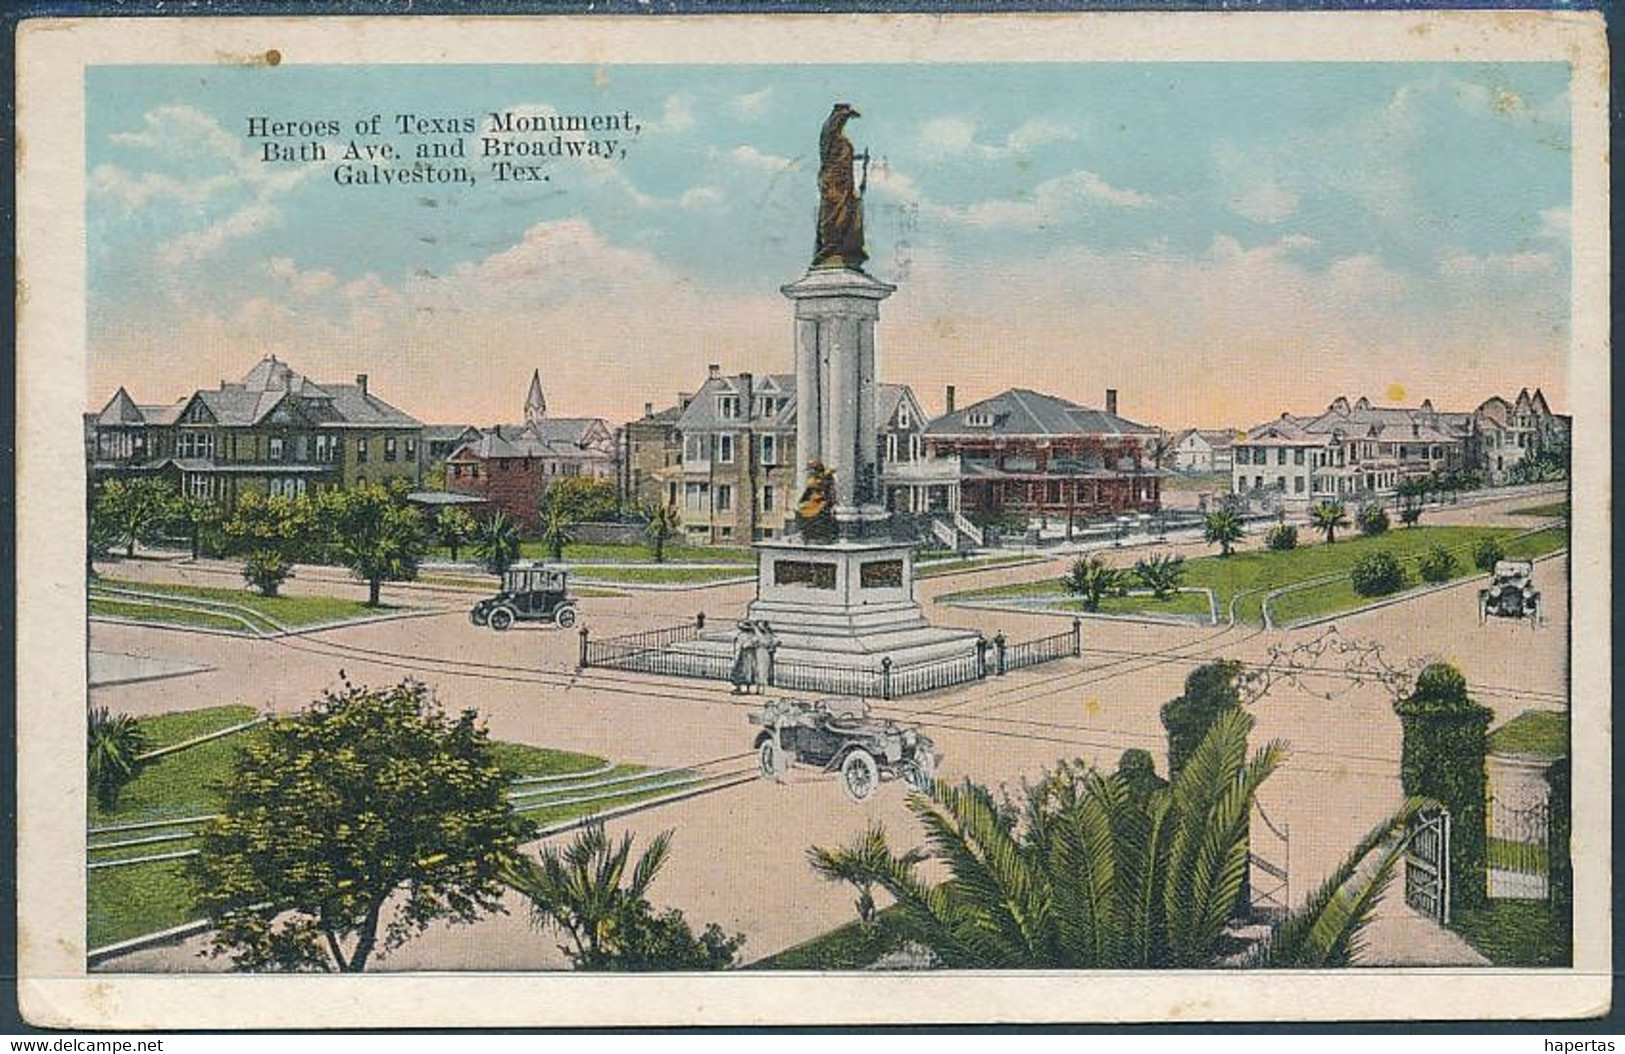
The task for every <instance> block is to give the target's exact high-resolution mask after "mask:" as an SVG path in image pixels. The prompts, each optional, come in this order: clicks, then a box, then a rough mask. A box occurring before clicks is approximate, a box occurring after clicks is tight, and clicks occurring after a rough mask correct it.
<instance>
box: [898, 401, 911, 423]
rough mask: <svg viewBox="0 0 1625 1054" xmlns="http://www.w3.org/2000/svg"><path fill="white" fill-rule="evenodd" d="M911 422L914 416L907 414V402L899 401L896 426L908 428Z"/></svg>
mask: <svg viewBox="0 0 1625 1054" xmlns="http://www.w3.org/2000/svg"><path fill="white" fill-rule="evenodd" d="M913 422H914V418H912V417H910V416H909V412H908V404H907V403H899V404H898V406H897V427H898V428H908V427H909V426H910V425H912V424H913Z"/></svg>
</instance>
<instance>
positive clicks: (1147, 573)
mask: <svg viewBox="0 0 1625 1054" xmlns="http://www.w3.org/2000/svg"><path fill="white" fill-rule="evenodd" d="M1134 575H1135V577H1137V578H1138V579H1139V580H1140V584H1142V585H1143V586H1145V587H1146V588H1147V589H1149V590H1151V595H1152V596H1154V597H1156V598H1157V599H1158V600H1167V599H1168V597H1170V596H1171V595H1173V593H1174V592H1176V591H1177V590H1178V589H1179V583H1180V581H1181V580H1182V579H1183V578H1184V577H1185V558H1184V557H1183V556H1174V555H1172V554H1169V553H1157V554H1155V555H1153V556H1149V557H1146V558H1145V559H1142V560H1139V561H1137V562H1136V563H1135V564H1134Z"/></svg>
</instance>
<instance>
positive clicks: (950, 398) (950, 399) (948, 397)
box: [943, 384, 954, 414]
mask: <svg viewBox="0 0 1625 1054" xmlns="http://www.w3.org/2000/svg"><path fill="white" fill-rule="evenodd" d="M943 401H944V402H945V403H946V404H947V407H948V408H947V409H946V410H944V411H943V413H949V414H951V413H953V412H954V386H953V385H951V384H950V385H948V391H947V392H946V393H945V394H944V398H943Z"/></svg>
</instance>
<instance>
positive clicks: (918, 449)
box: [908, 432, 925, 461]
mask: <svg viewBox="0 0 1625 1054" xmlns="http://www.w3.org/2000/svg"><path fill="white" fill-rule="evenodd" d="M924 451H925V443H924V441H923V440H922V439H921V438H920V434H919V433H918V432H915V433H913V434H912V435H910V436H909V437H908V459H909V460H910V461H918V460H920V458H921V457H923V456H924Z"/></svg>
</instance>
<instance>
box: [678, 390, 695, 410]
mask: <svg viewBox="0 0 1625 1054" xmlns="http://www.w3.org/2000/svg"><path fill="white" fill-rule="evenodd" d="M693 401H694V393H693V392H678V393H677V408H678V409H679V410H687V409H688V404H689V403H691V402H693Z"/></svg>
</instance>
